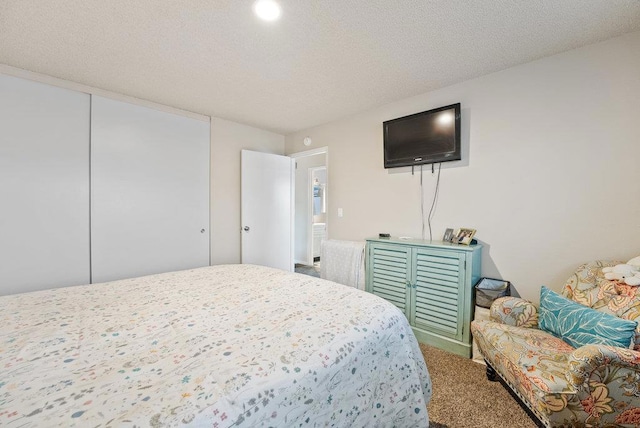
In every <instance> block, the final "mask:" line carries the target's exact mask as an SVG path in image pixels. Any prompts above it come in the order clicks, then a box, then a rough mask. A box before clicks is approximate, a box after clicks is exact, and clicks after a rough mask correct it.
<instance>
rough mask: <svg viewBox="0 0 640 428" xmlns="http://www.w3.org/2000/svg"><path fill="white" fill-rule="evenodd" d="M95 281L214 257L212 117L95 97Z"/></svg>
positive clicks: (185, 265) (201, 263)
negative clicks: (202, 118) (211, 225)
mask: <svg viewBox="0 0 640 428" xmlns="http://www.w3.org/2000/svg"><path fill="white" fill-rule="evenodd" d="M91 118H92V119H91V189H92V192H91V257H92V264H91V265H92V279H93V282H94V283H96V282H104V281H111V280H116V279H121V278H128V277H135V276H141V275H147V274H152V273H159V272H168V271H173V270H181V269H188V268H194V267H201V266H207V265H209V141H210V140H209V123H208V122H203V121H199V120H195V119H190V118H186V117H182V116H178V115H174V114H170V113H165V112H161V111H156V110H152V109H149V108H146V107H141V106H136V105H132V104H128V103H124V102H120V101H114V100H110V99H107V98H102V97H97V96H93V97H92V103H91Z"/></svg>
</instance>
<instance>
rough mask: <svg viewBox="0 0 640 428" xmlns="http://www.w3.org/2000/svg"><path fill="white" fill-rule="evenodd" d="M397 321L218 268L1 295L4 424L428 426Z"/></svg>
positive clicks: (412, 358)
mask: <svg viewBox="0 0 640 428" xmlns="http://www.w3.org/2000/svg"><path fill="white" fill-rule="evenodd" d="M430 397H431V381H430V378H429V373H428V371H427V368H426V366H425V363H424V360H423V358H422V354H421V353H420V350H419V348H418V345H417V342H416V339H415V337H414V335H413V333H412V331H411V329H410V328H409V326H408V323H407V320H406V318H405V317H404V316H403V315H402V313H401V312H399V311H398V310H397V309H396V308H395V307H394V306H393V305H391V304H389V303H387V302H385V301H383V300H382V299H380V298H378V297H376V296H373V295H371V294H368V293H365V292H362V291H359V290H356V289H353V288H349V287H345V286H342V285H339V284H335V283H332V282H328V281H324V280H321V279H317V278H313V277H308V276H303V275H298V274H294V273H289V272H283V271H279V270H275V269H270V268H265V267H260V266H251V265H227V266H214V267H207V268H201V269H194V270H189V271H182V272H171V273H166V274H159V275H152V276H146V277H142V278H135V279H128V280H122V281H114V282H110V283H105V284H98V285H88V286H79V287H69V288H59V289H54V290H47V291H39V292H34V293H26V294H19V295H12V296H4V297H1V298H0V425H5V426H10V427H11V426H15V427H36V426H37V427H41V426H52V425H53V426H82V427H85V426H86V427H88V426H93V427H106V426H123V425H124V426H134V425H135V426H154V427H155V426H180V425H191V426H213V427H232V426H241V427H244V426H265V427H267V426H274V427H293V426H314V427H319V426H336V427H376V426H379V427H389V426H402V427H411V426H416V427H426V426H428V416H427V409H426V404H427V403H428V401H429V399H430Z"/></svg>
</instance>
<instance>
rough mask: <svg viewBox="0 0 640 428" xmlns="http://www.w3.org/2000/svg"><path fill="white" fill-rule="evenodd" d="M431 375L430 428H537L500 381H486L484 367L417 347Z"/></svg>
mask: <svg viewBox="0 0 640 428" xmlns="http://www.w3.org/2000/svg"><path fill="white" fill-rule="evenodd" d="M420 349H421V350H422V354H423V355H424V359H425V361H426V363H427V368H428V369H429V374H430V375H431V381H432V383H433V396H432V398H431V402H430V403H429V405H428V406H427V409H428V410H429V420H430V421H431V428H496V427H509V428H536V424H535V423H534V422H533V421H532V420H531V419H530V418H529V416H528V415H527V413H526V412H525V411H524V410H522V408H521V407H520V406H519V405H518V403H517V402H516V401H515V400H514V399H513V397H511V395H510V394H509V392H507V390H506V389H505V388H504V387H503V386H502V384H500V382H489V381H488V380H487V377H486V375H485V370H486V368H485V366H484V365H482V364H478V363H476V362H473V361H472V360H470V359H468V358H462V357H460V356H457V355H454V354H451V353H449V352H445V351H442V350H440V349H437V348H434V347H431V346H427V345H424V344H420Z"/></svg>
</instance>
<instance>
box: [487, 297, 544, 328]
mask: <svg viewBox="0 0 640 428" xmlns="http://www.w3.org/2000/svg"><path fill="white" fill-rule="evenodd" d="M489 317H490V319H491V321H495V322H499V323H502V324H508V325H512V326H515V327H527V328H536V327H537V326H538V309H537V308H536V307H535V306H534V305H533V303H531V302H529V301H528V300H524V299H521V298H519V297H501V298H499V299H496V301H495V302H493V304H492V305H491V311H490V313H489Z"/></svg>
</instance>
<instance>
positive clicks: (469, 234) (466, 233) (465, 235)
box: [454, 228, 476, 245]
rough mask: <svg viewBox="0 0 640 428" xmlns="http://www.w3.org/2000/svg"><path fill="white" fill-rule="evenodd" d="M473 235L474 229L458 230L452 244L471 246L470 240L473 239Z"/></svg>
mask: <svg viewBox="0 0 640 428" xmlns="http://www.w3.org/2000/svg"><path fill="white" fill-rule="evenodd" d="M475 234H476V230H475V229H465V228H460V229H458V231H457V233H456V236H455V238H454V242H457V243H458V244H463V245H469V244H471V240H472V239H473V235H475Z"/></svg>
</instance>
